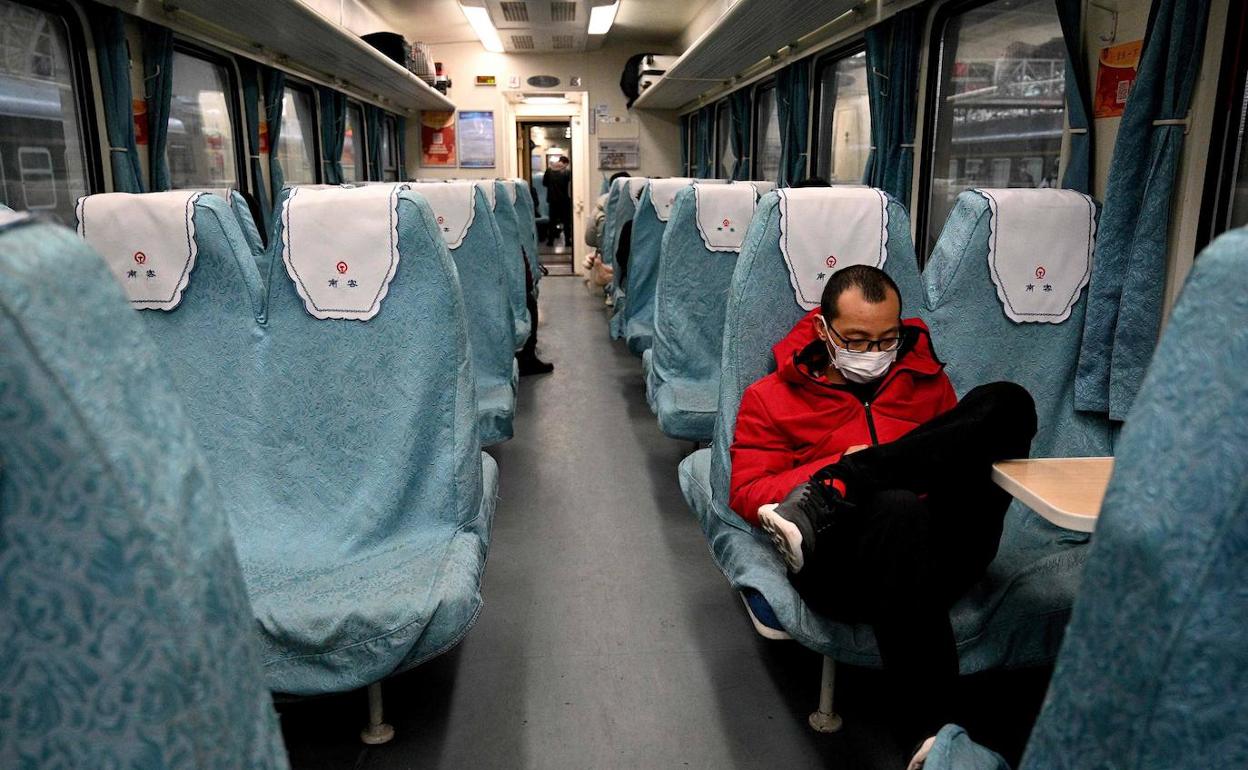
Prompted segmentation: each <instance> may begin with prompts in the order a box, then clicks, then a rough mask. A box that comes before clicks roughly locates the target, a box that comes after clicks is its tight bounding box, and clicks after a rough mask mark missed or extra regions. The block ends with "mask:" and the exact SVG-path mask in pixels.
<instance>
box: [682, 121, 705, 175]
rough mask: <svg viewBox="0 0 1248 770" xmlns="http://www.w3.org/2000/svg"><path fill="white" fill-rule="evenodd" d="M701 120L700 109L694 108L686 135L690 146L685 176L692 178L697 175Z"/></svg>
mask: <svg viewBox="0 0 1248 770" xmlns="http://www.w3.org/2000/svg"><path fill="white" fill-rule="evenodd" d="M700 122H701V120H700V119H699V118H698V111H697V110H694V111H693V112H691V113H689V124H688V125H687V126H686V129H687V130H688V133H687V134H686V135H685V141H686V143H687V144H688V146H689V152H687V153H685V176H687V177H689V178H690V179H692V178H694V177H696V176H697V170H698V124H699V123H700Z"/></svg>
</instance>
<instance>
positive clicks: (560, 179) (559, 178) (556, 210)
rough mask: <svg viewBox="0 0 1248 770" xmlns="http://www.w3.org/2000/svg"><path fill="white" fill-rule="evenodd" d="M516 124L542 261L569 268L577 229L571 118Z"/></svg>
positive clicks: (520, 165) (522, 169) (523, 173)
mask: <svg viewBox="0 0 1248 770" xmlns="http://www.w3.org/2000/svg"><path fill="white" fill-rule="evenodd" d="M516 125H517V137H516V139H517V141H516V147H517V150H518V153H519V154H520V156H521V157H519V158H518V159H517V160H518V161H519V168H520V169H521V173H522V175H523V176H524V178H525V179H526V180H528V182H529V184H530V185H531V189H532V191H533V194H534V195H535V197H536V205H535V206H534V210H535V211H536V212H537V217H538V219H537V222H538V237H539V240H540V246H541V250H542V251H541V258H542V263H543V264H546V265H551V266H555V265H558V266H567V268H563V269H567V270H569V271H570V267H571V264H572V254H573V246H574V244H575V240H574V232H575V230H576V228H575V226H574V225H573V219H574V217H573V207H572V199H573V195H572V190H573V185H572V175H573V174H574V173H576V171H578V170H579V169H577V168H576V166H575V165H574V164H573V163H572V156H573V152H572V141H573V140H572V124H571V121H570V120H550V119H543V120H541V121H519V122H517V124H516Z"/></svg>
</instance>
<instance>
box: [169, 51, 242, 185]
mask: <svg viewBox="0 0 1248 770" xmlns="http://www.w3.org/2000/svg"><path fill="white" fill-rule="evenodd" d="M236 93H237V92H236V90H235V88H234V85H233V80H232V78H231V75H230V68H229V65H228V64H227V63H226V60H224V59H220V60H216V59H214V58H209V57H205V56H202V55H200V54H199V53H197V52H192V51H190V50H187V49H184V48H181V47H179V48H178V49H177V50H175V51H174V52H173V102H172V103H171V104H170V106H169V144H168V149H167V150H166V157H168V159H169V178H170V182H171V184H172V186H173V188H174V189H180V188H187V187H237V186H238V156H237V155H236V154H235V148H236V147H238V146H239V145H238V142H237V141H236V137H235V134H234V129H235V125H236V124H235V122H234V110H233V108H232V105H233V104H234V102H235V98H236Z"/></svg>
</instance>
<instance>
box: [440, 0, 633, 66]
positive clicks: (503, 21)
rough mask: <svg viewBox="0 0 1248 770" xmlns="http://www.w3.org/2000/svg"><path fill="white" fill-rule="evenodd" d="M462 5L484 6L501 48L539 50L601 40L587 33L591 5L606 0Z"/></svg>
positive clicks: (469, 2)
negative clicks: (500, 39) (500, 42)
mask: <svg viewBox="0 0 1248 770" xmlns="http://www.w3.org/2000/svg"><path fill="white" fill-rule="evenodd" d="M460 2H461V3H462V4H463V5H465V6H476V7H484V8H485V9H486V11H488V12H489V15H490V22H491V23H492V24H493V25H494V27H495V28H496V29H497V30H498V31H499V33H500V34H499V37H500V38H502V43H503V50H505V51H524V52H526V53H542V52H550V51H558V52H560V53H566V52H569V51H586V50H589V48H590V47H591V46H592V47H595V48H596V47H598V46H599V45H601V44H602V38H603V36H602V35H590V34H589V18H590V15H591V11H592V10H593V7H594V6H595V5H609V4H610V2H609V0H527V1H522V0H460Z"/></svg>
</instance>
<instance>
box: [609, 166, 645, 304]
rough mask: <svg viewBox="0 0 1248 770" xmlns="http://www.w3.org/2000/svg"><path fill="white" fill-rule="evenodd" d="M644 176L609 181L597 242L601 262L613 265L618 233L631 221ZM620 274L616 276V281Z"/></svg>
mask: <svg viewBox="0 0 1248 770" xmlns="http://www.w3.org/2000/svg"><path fill="white" fill-rule="evenodd" d="M647 181H649V180H647V179H646V178H645V177H640V176H634V177H620V178H619V179H616V180H615V181H614V182H612V183H611V189H610V191H608V193H607V207H606V209H604V211H603V222H602V243H600V244H598V252H599V254H600V255H601V256H602V261H603V264H607V265H614V264H615V255H616V252H617V251H618V250H619V246H620V243H619V239H620V233H621V232H622V231H623V229H624V225H625V224H627V223H629V222H631V221H633V214H634V212H636V211H637V201H638V200H639V199H640V198H641V192H642V190H644V189H645V186H646V182H647ZM619 278H620V276H616V279H617V281H618V280H619Z"/></svg>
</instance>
